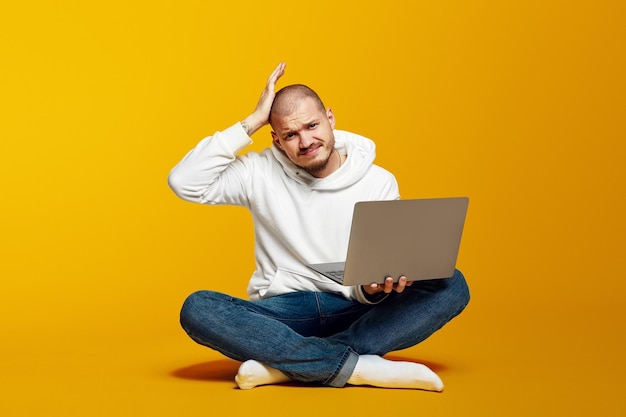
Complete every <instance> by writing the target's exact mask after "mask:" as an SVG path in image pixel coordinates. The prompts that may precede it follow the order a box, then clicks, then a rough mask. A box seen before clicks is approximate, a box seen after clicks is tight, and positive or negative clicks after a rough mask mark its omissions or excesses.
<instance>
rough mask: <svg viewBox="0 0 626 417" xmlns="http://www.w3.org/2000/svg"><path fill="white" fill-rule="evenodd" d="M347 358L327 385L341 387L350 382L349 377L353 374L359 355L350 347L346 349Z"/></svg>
mask: <svg viewBox="0 0 626 417" xmlns="http://www.w3.org/2000/svg"><path fill="white" fill-rule="evenodd" d="M346 355H347V356H346V358H345V360H344V362H343V365H342V366H341V368H340V369H339V372H337V374H336V375H335V376H334V377H333V378H332V379H331V380H330V381H329V382H327V385H329V386H331V387H336V388H341V387H343V386H344V385H346V384H347V383H348V379H350V377H351V376H352V372H354V368H355V367H356V363H357V361H358V360H359V355H358V354H356V353H355V352H354V351H353V350H352V349H350V348H348V350H347V351H346Z"/></svg>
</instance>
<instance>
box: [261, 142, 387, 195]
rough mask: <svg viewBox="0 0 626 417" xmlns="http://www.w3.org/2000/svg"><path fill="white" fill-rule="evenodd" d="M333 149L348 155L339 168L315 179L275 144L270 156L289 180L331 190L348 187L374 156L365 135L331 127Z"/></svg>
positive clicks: (316, 188)
mask: <svg viewBox="0 0 626 417" xmlns="http://www.w3.org/2000/svg"><path fill="white" fill-rule="evenodd" d="M333 133H334V135H335V149H337V151H339V153H341V154H345V155H347V156H348V157H347V158H346V160H345V162H344V163H343V165H341V167H339V169H337V170H336V171H335V172H333V173H332V174H330V175H329V176H327V177H325V178H316V177H314V176H312V175H311V174H309V173H308V172H306V171H305V170H303V169H302V168H300V167H298V166H296V165H294V163H293V162H291V160H289V158H287V156H286V155H285V154H284V153H283V152H282V151H281V150H280V149H278V148H277V147H276V146H275V145H274V144H272V148H271V149H272V155H273V156H274V158H276V160H277V161H278V162H279V163H280V165H281V167H282V168H283V171H284V172H285V174H286V175H287V176H288V177H289V178H291V179H292V180H294V181H296V182H298V183H300V184H303V185H306V186H308V187H311V189H313V190H320V191H333V190H340V189H342V188H345V187H349V186H350V185H352V184H354V183H355V182H357V181H358V180H360V179H361V178H363V176H364V175H365V173H366V172H367V171H368V169H369V168H370V167H371V166H372V164H373V162H374V159H375V158H376V145H375V144H374V142H373V141H372V140H370V139H368V138H366V137H363V136H360V135H357V134H355V133H351V132H346V131H344V130H334V131H333Z"/></svg>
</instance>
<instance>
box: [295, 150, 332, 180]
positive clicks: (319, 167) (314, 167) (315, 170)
mask: <svg viewBox="0 0 626 417" xmlns="http://www.w3.org/2000/svg"><path fill="white" fill-rule="evenodd" d="M331 156H333V151H330V153H329V154H328V157H327V158H325V159H323V160H321V161H313V162H311V163H310V164H308V165H296V166H297V167H299V168H302V169H303V170H305V171H306V172H308V173H309V174H311V175H312V176H314V177H317V174H319V173H320V172H322V171H323V170H324V169H326V167H327V166H328V163H329V162H330V157H331Z"/></svg>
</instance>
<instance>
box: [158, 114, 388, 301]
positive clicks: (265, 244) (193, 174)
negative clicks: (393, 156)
mask: <svg viewBox="0 0 626 417" xmlns="http://www.w3.org/2000/svg"><path fill="white" fill-rule="evenodd" d="M334 134H335V148H337V150H338V151H339V152H340V153H343V154H346V155H348V157H347V159H346V161H345V162H344V163H343V165H342V166H341V167H340V168H339V169H338V170H336V171H335V172H333V173H332V174H331V175H329V176H327V177H325V178H315V177H313V176H312V175H310V174H308V173H307V172H305V171H303V170H302V169H300V168H298V167H297V166H295V165H294V164H293V163H292V162H291V161H290V160H289V159H288V158H287V157H286V156H285V155H284V154H283V153H282V152H281V151H279V150H278V149H276V148H275V147H272V148H268V149H265V150H263V151H262V152H260V153H257V152H248V153H247V154H245V155H243V156H236V154H237V153H238V152H239V151H241V150H242V149H243V148H245V147H246V146H248V145H250V144H251V143H252V141H251V139H250V137H249V136H248V135H247V134H246V133H245V131H244V130H243V128H242V127H241V124H240V123H237V124H235V125H233V126H231V127H230V128H228V129H226V130H224V131H222V132H216V133H215V134H214V135H213V136H209V137H207V138H205V139H203V140H202V141H201V142H200V143H199V144H198V145H197V146H196V147H195V148H194V149H192V150H191V151H190V152H189V153H188V154H187V155H186V156H185V157H184V158H183V160H182V161H180V162H179V163H178V165H176V166H175V167H174V168H173V169H172V171H171V172H170V175H169V184H170V187H171V188H172V190H173V191H174V192H175V193H176V194H177V195H178V196H179V197H180V198H182V199H184V200H187V201H191V202H196V203H202V204H231V205H239V206H245V207H247V208H248V209H249V210H250V212H251V214H252V218H253V221H254V226H255V227H254V230H255V255H256V271H254V273H253V274H252V277H251V279H250V283H249V285H248V294H249V296H250V299H252V300H255V299H260V298H266V297H271V296H275V295H278V294H284V293H288V292H293V291H323V292H332V293H338V294H342V295H343V296H345V297H346V298H351V299H356V300H358V301H360V302H363V303H367V302H368V301H367V300H366V299H365V297H364V296H363V294H362V292H361V291H360V289H359V288H358V287H345V286H342V285H339V284H337V283H335V282H333V281H331V280H329V279H328V278H326V277H324V276H322V275H320V274H318V273H316V272H314V271H312V270H311V269H309V268H308V267H307V266H306V265H307V264H310V263H320V262H337V261H345V258H346V251H347V247H348V238H349V234H350V225H351V222H352V211H353V209H354V204H355V203H356V202H358V201H367V200H393V199H398V198H399V191H398V184H397V182H396V180H395V178H394V176H393V175H392V174H391V173H389V172H388V171H386V170H384V169H383V168H381V167H379V166H377V165H374V164H373V161H374V157H375V145H374V143H373V142H372V141H371V140H369V139H367V138H364V137H362V136H359V135H356V134H354V133H350V132H345V131H340V130H335V131H334ZM372 278H373V279H375V278H378V277H372Z"/></svg>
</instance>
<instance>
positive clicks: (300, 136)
mask: <svg viewBox="0 0 626 417" xmlns="http://www.w3.org/2000/svg"><path fill="white" fill-rule="evenodd" d="M269 122H270V125H271V126H272V130H273V131H272V139H273V141H274V145H275V146H276V147H277V148H278V149H280V150H281V151H283V153H284V154H285V155H286V156H287V157H288V158H289V159H290V160H291V162H293V163H294V164H295V165H297V166H299V167H300V168H302V169H304V170H305V171H307V172H308V173H310V174H311V175H313V176H315V177H320V178H321V177H325V176H327V175H329V174H331V173H332V172H333V171H335V170H336V169H337V168H338V166H339V165H340V163H341V162H340V161H341V159H340V157H339V155H338V154H337V156H336V157H335V158H339V159H338V160H337V161H335V162H338V163H339V164H337V163H331V157H332V156H333V151H334V148H335V136H334V134H333V129H334V128H335V117H334V115H333V112H332V110H330V109H328V110H326V109H325V108H324V104H323V103H322V100H320V98H319V96H318V95H317V94H316V93H315V91H313V90H311V89H310V88H309V87H307V86H305V85H301V84H295V85H290V86H287V87H284V88H282V89H281V90H280V91H278V92H277V93H276V96H275V98H274V102H273V104H272V109H271V111H270V117H269Z"/></svg>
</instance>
